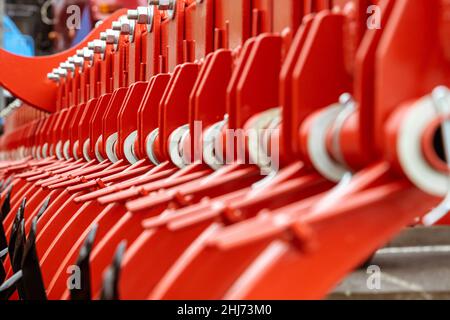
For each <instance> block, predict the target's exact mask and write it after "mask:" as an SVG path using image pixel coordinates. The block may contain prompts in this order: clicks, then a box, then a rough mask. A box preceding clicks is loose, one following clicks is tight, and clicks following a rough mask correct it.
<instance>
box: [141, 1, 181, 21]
mask: <svg viewBox="0 0 450 320" xmlns="http://www.w3.org/2000/svg"><path fill="white" fill-rule="evenodd" d="M176 3H177V0H149V2H148V4H149V5H150V6H152V5H154V6H158V9H159V10H165V11H167V14H168V16H169V18H170V19H173V18H174V17H175V10H176Z"/></svg>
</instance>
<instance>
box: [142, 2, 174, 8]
mask: <svg viewBox="0 0 450 320" xmlns="http://www.w3.org/2000/svg"><path fill="white" fill-rule="evenodd" d="M148 4H149V5H151V6H158V9H159V10H172V9H173V8H174V7H175V1H174V0H150V1H149V3H148Z"/></svg>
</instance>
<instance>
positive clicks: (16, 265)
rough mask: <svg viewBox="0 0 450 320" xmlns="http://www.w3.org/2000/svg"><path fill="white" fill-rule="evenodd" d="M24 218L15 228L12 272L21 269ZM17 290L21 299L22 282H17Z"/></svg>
mask: <svg viewBox="0 0 450 320" xmlns="http://www.w3.org/2000/svg"><path fill="white" fill-rule="evenodd" d="M25 242H26V238H25V219H22V221H20V224H19V228H18V230H17V236H16V241H15V248H14V254H13V257H12V264H11V267H12V269H13V271H14V272H16V273H17V272H19V271H20V270H21V264H22V257H23V250H24V248H25ZM17 291H18V292H19V296H20V297H21V298H22V299H25V298H26V296H25V290H24V288H23V283H22V282H20V283H18V284H17Z"/></svg>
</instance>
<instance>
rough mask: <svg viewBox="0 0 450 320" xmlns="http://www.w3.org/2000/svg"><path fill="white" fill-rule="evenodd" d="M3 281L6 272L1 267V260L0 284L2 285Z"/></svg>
mask: <svg viewBox="0 0 450 320" xmlns="http://www.w3.org/2000/svg"><path fill="white" fill-rule="evenodd" d="M5 279H6V271H5V268H4V267H3V263H2V260H0V283H3V281H5Z"/></svg>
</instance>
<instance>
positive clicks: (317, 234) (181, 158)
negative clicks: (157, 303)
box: [0, 0, 450, 300]
mask: <svg viewBox="0 0 450 320" xmlns="http://www.w3.org/2000/svg"><path fill="white" fill-rule="evenodd" d="M446 10H448V4H446V2H445V1H436V2H433V3H432V4H430V3H429V2H426V1H417V2H416V3H414V5H411V4H410V3H409V2H407V1H406V0H397V1H394V0H379V1H370V0H336V1H310V0H305V1H295V0H276V1H275V0H258V1H250V0H232V1H231V0H215V1H213V0H203V1H193V0H170V1H169V0H168V1H151V2H150V4H149V6H146V7H139V8H137V9H136V10H130V11H128V12H127V13H126V14H124V12H123V11H121V12H120V13H117V14H116V15H115V16H114V17H115V20H114V21H109V22H108V23H106V22H105V23H103V24H102V27H101V28H102V29H101V30H97V31H96V32H93V33H92V34H91V35H90V36H89V37H88V39H86V41H85V42H84V47H80V48H77V50H76V51H75V50H72V51H71V52H70V54H69V53H67V54H66V53H64V54H61V55H58V56H55V57H52V58H51V61H53V62H52V63H51V64H50V63H47V62H50V60H49V59H50V58H48V59H47V58H43V59H44V60H43V61H45V63H44V62H43V61H40V60H30V61H33V63H34V64H35V65H36V68H35V70H38V71H39V70H44V69H46V73H47V72H50V73H49V74H48V81H47V80H43V79H42V74H43V73H42V74H41V72H40V71H39V72H38V71H36V72H34V73H32V74H30V78H31V79H34V80H33V81H30V86H31V87H32V89H31V90H30V89H28V87H27V89H26V90H24V87H23V86H22V85H18V86H17V87H18V89H17V90H12V92H13V93H15V94H17V96H18V98H20V99H21V100H22V101H24V103H23V104H22V106H21V107H20V108H18V109H16V110H15V111H14V112H13V113H12V114H10V115H9V117H8V119H7V121H6V130H5V134H4V135H3V136H2V137H1V138H0V150H1V154H0V156H1V159H2V162H1V163H0V176H1V178H2V179H3V183H2V192H1V201H2V204H3V208H4V210H3V209H2V221H3V223H2V225H3V230H1V229H0V231H2V232H1V235H3V237H2V238H0V244H1V243H2V244H3V245H7V246H8V251H7V254H9V256H10V257H9V259H4V262H3V269H4V272H3V273H1V271H0V276H2V278H5V279H6V282H5V283H4V284H3V286H2V288H4V290H3V291H2V290H1V289H0V292H1V293H2V296H6V297H11V298H22V299H25V298H27V297H28V295H27V293H26V292H27V288H28V286H29V285H27V281H24V280H22V279H30V278H29V277H28V276H25V275H24V272H25V270H26V269H24V268H23V266H21V265H20V263H19V260H20V259H19V257H20V256H22V255H23V254H24V250H23V244H24V243H25V241H28V240H30V239H32V240H30V241H32V242H33V244H34V247H35V249H34V250H35V253H36V254H35V256H34V258H33V261H35V262H34V265H35V267H34V270H38V271H39V272H37V271H34V273H35V274H36V276H35V277H36V279H37V281H36V282H35V286H34V287H35V288H36V291H35V292H36V293H37V294H39V296H40V297H44V295H42V294H41V292H42V290H41V289H40V288H42V286H43V287H44V288H45V298H48V299H78V300H80V299H81V300H83V299H84V300H86V299H104V300H109V299H119V298H120V299H147V298H148V299H195V298H202V299H223V298H227V299H228V298H229V299H267V298H272V299H273V298H277V299H283V298H304V299H314V298H323V297H325V296H326V294H327V293H328V292H329V291H330V290H331V289H332V288H333V287H334V286H335V285H336V284H337V283H338V282H339V281H340V280H341V279H342V278H343V277H345V275H346V274H348V273H349V272H350V271H351V270H352V269H354V268H355V267H356V266H358V265H360V264H361V262H363V261H365V260H366V259H367V257H369V256H371V255H372V254H373V252H374V251H376V250H377V249H378V248H380V247H381V246H383V245H384V244H385V243H387V242H388V241H389V240H390V239H391V238H392V237H394V236H395V235H396V234H397V233H398V232H399V231H400V230H402V229H403V228H405V227H407V226H409V225H413V224H417V223H420V222H421V221H423V222H424V223H425V224H434V223H446V220H447V219H448V218H447V208H448V201H444V202H442V199H443V197H445V196H447V195H448V179H449V178H448V164H447V161H448V160H449V159H448V157H446V153H448V149H449V147H448V143H449V141H448V137H447V135H446V134H445V133H446V132H447V131H448V128H447V127H448V123H447V122H448V121H447V117H448V112H449V107H448V106H449V103H450V98H449V97H450V94H449V91H448V89H446V86H449V83H448V74H449V73H448V59H449V58H450V57H449V48H448V47H449V44H448V40H447V39H448V37H446V36H447V35H448V31H449V24H448V21H447V20H446V17H447V15H446V14H445V13H446V12H447V11H446ZM368 12H373V15H368ZM371 19H375V20H374V21H372V20H371ZM377 19H378V20H377ZM410 21H416V22H417V23H416V24H413V25H411V23H410ZM368 22H370V23H369V24H368ZM378 26H381V27H380V28H379V27H378ZM411 32H414V34H415V36H414V37H411V36H410V34H411ZM424 43H425V44H426V45H425V46H424ZM430 52H431V53H432V54H428V53H430ZM0 53H1V52H0ZM2 54H3V56H2V63H4V65H5V68H6V66H8V68H10V69H11V68H12V65H11V62H14V61H16V60H15V59H17V58H16V57H13V56H9V55H7V54H6V53H2ZM27 61H28V60H27ZM399 61H400V62H401V63H400V62H399ZM27 63H28V62H27ZM41 68H42V69H41ZM52 68H54V69H53V70H52ZM5 70H6V69H5ZM14 70H16V69H14ZM29 70H32V69H29ZM11 79H12V78H11V77H10V76H9V74H8V73H6V74H5V73H1V71H0V82H1V83H2V84H5V86H8V84H9V85H10V86H11V88H13V87H14V86H13V82H11ZM40 86H42V87H40ZM44 87H45V89H44ZM435 88H438V89H435ZM39 90H40V91H39ZM38 91H39V92H40V95H37V94H36V92H38ZM50 91H51V93H49V92H50ZM43 93H45V94H43ZM33 95H35V96H34V97H33ZM50 97H51V98H52V99H51V100H52V101H53V102H52V103H54V105H53V104H52V105H51V106H52V107H51V108H50V107H49V103H48V102H49V99H50ZM46 99H47V100H46ZM31 106H36V107H40V108H41V109H42V110H46V111H47V112H42V111H37V110H36V109H34V108H32V107H31ZM441 126H442V130H440V127H441ZM440 132H443V133H444V135H443V138H442V139H439V138H440V137H441V135H440ZM24 199H26V202H25V200H24ZM447 200H448V199H447ZM42 208H45V209H42ZM433 208H436V209H434V210H433ZM16 213H17V214H16ZM36 229H37V230H39V232H38V233H36ZM94 233H95V238H94V236H93V234H94ZM28 234H29V235H28ZM36 234H37V235H36ZM27 235H28V237H27ZM2 239H3V240H2ZM0 249H1V248H0ZM11 253H12V256H11ZM36 261H38V262H39V267H38V268H36ZM74 264H75V265H78V267H79V268H80V269H81V270H83V282H84V283H85V286H84V287H83V290H82V291H77V290H68V288H67V285H66V284H67V270H68V268H70V266H73V265H74ZM331 264H332V265H333V269H332V270H330V268H329V266H330V265H331ZM2 274H4V275H2ZM39 274H40V275H41V277H40V276H39ZM143 274H145V277H143V276H142V275H143ZM39 279H41V280H40V281H39ZM293 283H301V284H302V285H298V286H292V284H293ZM40 284H42V285H40ZM14 285H15V286H16V287H17V292H15V289H14ZM192 288H195V290H193V289H192ZM3 292H4V293H3Z"/></svg>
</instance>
